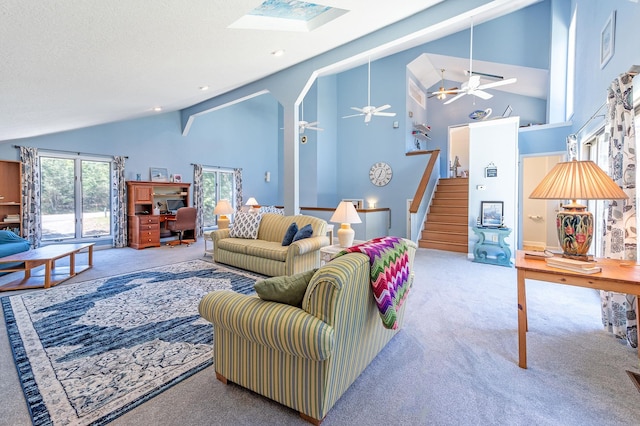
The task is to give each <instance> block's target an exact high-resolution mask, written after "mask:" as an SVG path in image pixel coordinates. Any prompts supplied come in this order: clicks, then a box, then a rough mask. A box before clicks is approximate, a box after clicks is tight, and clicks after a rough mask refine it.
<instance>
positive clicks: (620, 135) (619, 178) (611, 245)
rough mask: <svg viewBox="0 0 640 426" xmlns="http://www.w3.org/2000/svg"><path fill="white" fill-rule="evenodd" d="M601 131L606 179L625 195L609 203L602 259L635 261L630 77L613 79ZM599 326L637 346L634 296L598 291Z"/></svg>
mask: <svg viewBox="0 0 640 426" xmlns="http://www.w3.org/2000/svg"><path fill="white" fill-rule="evenodd" d="M607 98H608V99H607V104H608V113H607V124H606V127H605V129H606V130H607V132H608V135H609V176H611V177H612V179H613V180H614V181H615V182H616V183H617V184H618V185H619V186H620V188H622V190H623V191H624V192H625V193H626V194H627V195H628V196H629V199H628V200H615V201H611V202H609V211H608V215H607V224H606V228H605V234H604V238H603V242H604V257H608V258H611V259H625V260H633V261H635V260H636V257H637V251H636V246H637V243H636V184H635V181H636V173H635V171H636V141H635V127H634V110H633V76H632V75H630V74H621V75H620V76H619V77H618V78H616V79H615V80H613V82H612V83H611V86H610V87H609V90H608V96H607ZM600 297H601V300H602V323H603V325H604V326H605V327H606V328H607V329H608V330H609V331H610V332H611V333H613V334H614V335H615V336H616V337H618V338H620V339H626V340H627V342H628V344H629V345H631V346H632V347H634V348H637V347H638V329H637V324H638V320H637V318H638V315H637V314H638V301H637V300H636V297H635V296H634V295H630V294H622V293H615V292H611V291H601V292H600Z"/></svg>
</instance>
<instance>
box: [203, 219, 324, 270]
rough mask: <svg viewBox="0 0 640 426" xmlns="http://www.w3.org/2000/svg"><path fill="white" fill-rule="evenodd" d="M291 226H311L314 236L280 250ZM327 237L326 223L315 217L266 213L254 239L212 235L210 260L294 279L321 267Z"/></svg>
mask: <svg viewBox="0 0 640 426" xmlns="http://www.w3.org/2000/svg"><path fill="white" fill-rule="evenodd" d="M293 222H296V223H297V225H298V227H299V228H302V227H303V226H305V225H307V224H310V225H311V227H312V228H313V235H312V236H311V237H310V238H305V239H303V240H298V241H295V242H293V243H291V245H289V246H283V245H282V240H283V239H284V235H285V233H286V232H287V229H288V228H289V225H291V224H292V223H293ZM326 233H327V222H325V221H324V220H323V219H319V218H317V217H313V216H306V215H295V216H283V215H280V214H276V213H265V214H263V215H262V220H261V221H260V225H259V227H258V238H256V239H249V238H230V237H229V229H219V230H217V231H213V232H212V233H211V238H212V240H213V259H214V260H215V261H216V262H219V263H225V264H227V265H232V266H235V267H238V268H242V269H246V270H248V271H253V272H257V273H259V274H263V275H268V276H272V277H275V276H281V275H293V274H297V273H298V272H305V271H308V270H310V269H313V268H317V267H319V266H320V249H321V248H322V247H324V246H328V245H329V237H327V236H326Z"/></svg>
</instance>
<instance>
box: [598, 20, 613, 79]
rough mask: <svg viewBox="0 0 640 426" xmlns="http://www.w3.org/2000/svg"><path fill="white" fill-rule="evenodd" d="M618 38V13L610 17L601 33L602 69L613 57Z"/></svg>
mask: <svg viewBox="0 0 640 426" xmlns="http://www.w3.org/2000/svg"><path fill="white" fill-rule="evenodd" d="M615 38H616V11H615V10H614V11H613V12H611V15H609V18H608V19H607V22H606V23H605V24H604V27H603V28H602V32H601V33H600V68H604V67H605V65H607V62H609V60H610V59H611V58H612V57H613V52H614V48H615Z"/></svg>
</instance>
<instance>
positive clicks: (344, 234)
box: [338, 223, 356, 247]
mask: <svg viewBox="0 0 640 426" xmlns="http://www.w3.org/2000/svg"><path fill="white" fill-rule="evenodd" d="M355 235H356V231H354V230H353V229H352V228H351V225H349V224H348V223H343V224H342V225H340V229H338V242H339V243H340V247H351V246H352V245H353V238H354V237H355Z"/></svg>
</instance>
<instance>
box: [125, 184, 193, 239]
mask: <svg viewBox="0 0 640 426" xmlns="http://www.w3.org/2000/svg"><path fill="white" fill-rule="evenodd" d="M190 186H191V184H189V183H169V182H147V181H128V182H127V216H128V222H129V224H128V228H127V229H128V231H129V233H128V238H129V241H128V243H129V247H132V248H135V249H141V248H146V247H159V246H160V237H161V236H163V235H162V234H163V230H164V227H163V224H165V223H166V218H167V216H171V215H169V214H167V212H166V210H167V200H182V202H183V203H184V205H185V206H189V188H190Z"/></svg>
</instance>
